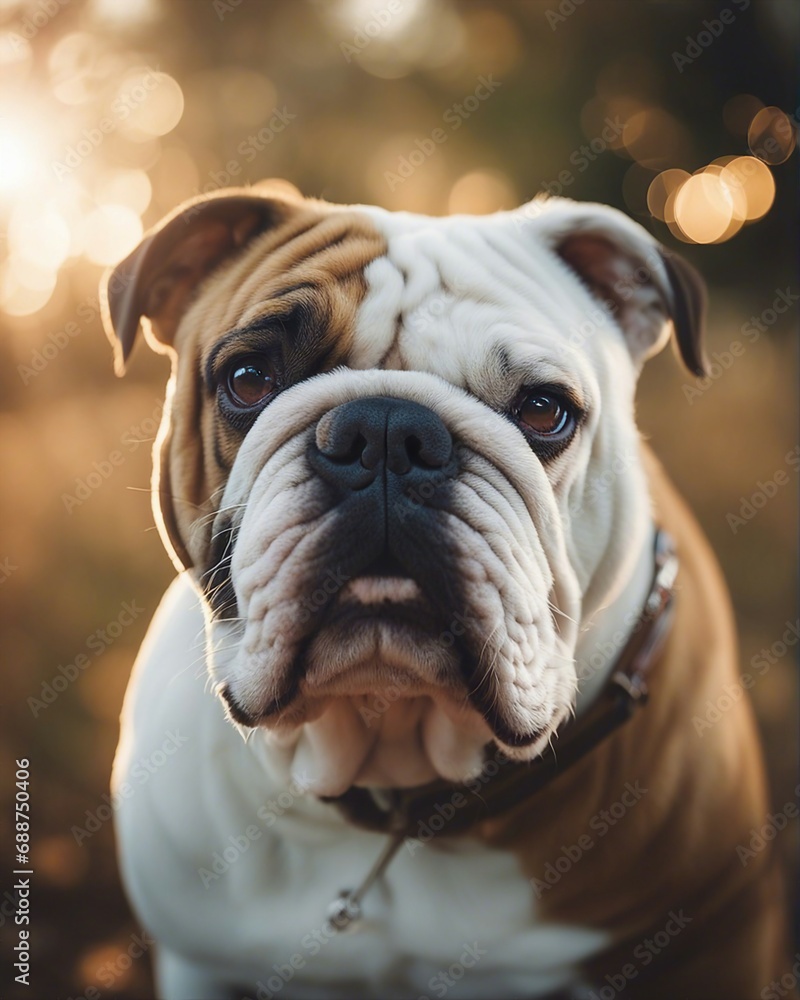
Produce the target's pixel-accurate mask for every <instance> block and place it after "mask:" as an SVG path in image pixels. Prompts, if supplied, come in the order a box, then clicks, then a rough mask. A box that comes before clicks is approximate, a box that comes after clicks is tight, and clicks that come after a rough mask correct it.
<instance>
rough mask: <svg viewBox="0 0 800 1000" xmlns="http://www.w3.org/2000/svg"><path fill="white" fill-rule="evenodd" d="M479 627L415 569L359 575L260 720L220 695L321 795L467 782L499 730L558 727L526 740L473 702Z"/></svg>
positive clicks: (506, 735)
mask: <svg viewBox="0 0 800 1000" xmlns="http://www.w3.org/2000/svg"><path fill="white" fill-rule="evenodd" d="M381 568H384V567H381ZM387 568H388V566H387ZM312 597H313V595H312ZM469 625H470V622H469V620H468V617H467V616H466V615H465V614H461V615H459V614H456V615H454V616H451V617H450V618H449V619H448V617H447V616H443V615H442V614H441V611H440V610H439V609H437V607H436V606H435V603H434V602H433V601H432V600H431V599H430V598H429V596H428V595H427V593H426V591H425V590H424V589H423V588H422V587H421V586H420V585H419V584H418V583H417V582H416V581H415V580H413V579H411V578H410V577H408V576H403V575H392V576H383V575H379V574H378V573H367V574H364V575H360V576H356V577H353V578H352V579H350V580H348V581H347V582H346V583H344V584H343V585H342V586H341V588H340V589H339V590H338V592H337V593H336V594H335V595H334V596H333V597H332V599H331V600H330V602H329V603H328V604H327V606H326V607H325V610H324V612H321V613H320V615H319V620H318V622H315V629H314V631H313V632H312V634H311V636H310V637H309V640H308V642H307V644H306V646H305V649H304V651H303V654H302V665H300V664H298V665H297V668H296V676H298V677H299V678H300V679H299V681H298V683H297V684H296V685H295V686H294V687H293V689H292V690H291V692H290V693H288V696H285V697H283V698H281V699H280V700H279V701H278V702H277V703H275V704H273V706H271V710H270V711H267V712H264V713H263V714H260V715H258V716H252V715H250V714H249V713H248V712H247V711H245V710H244V709H243V707H242V705H241V704H240V703H239V701H238V699H237V697H236V694H235V692H234V691H233V689H232V688H231V687H230V686H229V685H223V686H222V687H221V688H220V694H221V695H222V697H223V700H224V701H225V703H226V705H227V707H228V711H229V713H230V715H231V717H232V718H233V719H234V721H236V722H237V723H238V724H240V725H242V726H245V727H248V728H254V729H258V730H260V731H261V732H262V733H263V735H264V736H265V738H266V739H267V741H268V742H269V743H270V745H271V746H272V747H273V749H274V748H276V747H277V748H279V749H281V748H282V749H283V750H284V751H285V753H286V754H287V759H288V760H289V761H290V763H291V767H292V771H293V773H294V775H295V777H296V778H297V779H298V780H301V781H303V782H305V783H306V784H307V786H308V787H309V788H310V790H312V791H313V792H314V793H315V794H318V795H323V796H335V795H339V794H341V793H342V792H344V791H346V790H347V788H349V787H351V786H362V787H370V788H380V787H383V788H402V787H416V786H420V785H424V784H426V783H428V782H430V781H433V780H437V779H441V778H445V779H447V780H451V781H454V782H464V781H467V780H469V779H470V778H472V777H474V776H475V775H477V774H479V773H480V771H481V769H482V767H483V765H484V761H485V756H486V748H487V746H489V745H490V744H491V743H492V741H493V740H494V739H495V738H496V737H497V736H498V729H499V730H500V735H501V736H502V737H503V740H502V742H503V743H504V744H506V745H508V746H516V747H531V748H532V747H533V746H534V744H536V745H538V744H540V743H541V744H543V743H545V742H546V740H547V738H548V736H549V733H550V729H549V728H547V729H546V730H536V731H533V732H529V733H524V734H523V735H522V736H520V734H519V733H517V732H511V731H508V730H506V729H504V728H502V726H500V725H499V723H498V721H497V719H496V718H494V717H492V715H491V712H490V711H488V710H486V709H481V708H479V707H477V706H476V705H475V704H474V700H475V699H474V694H475V692H474V691H471V690H470V688H469V685H468V683H467V682H466V680H465V674H466V671H465V669H464V661H465V659H466V658H467V657H468V656H469V655H470V653H469V643H468V642H467V640H466V633H467V630H468V628H469ZM558 721H560V720H558Z"/></svg>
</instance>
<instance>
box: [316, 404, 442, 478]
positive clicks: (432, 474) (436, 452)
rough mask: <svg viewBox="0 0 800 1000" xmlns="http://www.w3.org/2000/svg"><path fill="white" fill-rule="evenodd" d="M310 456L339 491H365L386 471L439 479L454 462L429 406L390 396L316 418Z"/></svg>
mask: <svg viewBox="0 0 800 1000" xmlns="http://www.w3.org/2000/svg"><path fill="white" fill-rule="evenodd" d="M310 457H311V461H312V463H313V465H314V467H315V469H316V470H317V472H318V473H319V474H320V476H322V478H323V479H324V480H325V481H326V482H327V483H329V484H330V485H331V486H334V487H336V488H337V489H338V490H341V491H343V492H347V491H356V490H363V489H365V488H366V487H368V486H370V485H371V484H372V483H373V482H374V481H375V480H376V479H378V478H379V477H382V476H383V475H385V474H389V475H392V476H402V477H405V480H406V481H407V482H408V483H409V484H412V485H414V486H419V485H421V484H423V483H426V482H431V481H441V479H442V478H443V477H445V478H447V477H449V476H451V475H453V474H454V466H455V461H454V456H453V439H452V437H451V436H450V432H449V431H448V429H447V428H446V427H445V425H444V424H443V423H442V421H441V420H440V418H439V417H438V416H437V415H436V414H435V413H434V412H433V410H429V409H428V407H427V406H421V405H420V404H419V403H414V402H412V401H411V400H407V399H392V398H391V397H388V396H373V397H369V398H367V399H354V400H352V401H351V402H349V403H343V404H342V405H341V406H337V407H336V409H335V410H332V411H331V412H330V413H329V414H327V415H326V416H325V417H324V418H323V419H322V420H321V421H320V422H319V425H318V427H317V441H316V448H312V452H311V456H310Z"/></svg>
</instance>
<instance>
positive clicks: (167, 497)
mask: <svg viewBox="0 0 800 1000" xmlns="http://www.w3.org/2000/svg"><path fill="white" fill-rule="evenodd" d="M384 252H385V244H384V242H383V239H382V237H381V236H379V234H378V233H377V232H375V231H374V230H373V229H372V228H371V227H370V224H369V222H368V220H367V219H366V218H365V217H364V216H360V215H358V214H357V213H354V212H341V211H330V210H329V209H328V207H327V206H325V205H324V204H323V203H321V202H304V203H303V204H302V205H298V206H297V207H296V208H295V209H294V210H293V211H292V212H291V213H289V217H288V218H287V219H286V220H285V221H284V222H283V223H282V224H280V225H278V226H277V227H275V228H274V229H270V230H269V231H268V232H266V233H264V234H263V235H261V236H259V237H257V238H256V239H254V240H253V241H252V242H251V243H250V245H249V246H248V247H247V248H246V250H245V251H243V252H241V253H240V254H239V255H238V256H236V257H235V258H234V259H233V260H231V261H230V263H228V264H225V265H223V266H222V267H220V268H218V269H217V270H216V271H215V273H214V274H213V275H212V277H211V278H210V279H209V280H207V281H206V282H205V283H204V284H203V285H202V286H201V288H200V290H199V293H198V294H197V295H196V297H195V299H194V301H193V302H192V304H191V306H190V307H189V308H188V310H187V311H186V314H185V316H184V317H183V319H182V320H181V322H180V324H179V326H178V328H177V331H176V333H175V337H174V349H175V351H176V354H177V358H178V360H177V364H176V367H175V374H174V378H175V386H174V396H173V400H172V404H171V406H170V413H171V418H170V420H171V423H170V427H169V431H168V432H167V434H166V436H165V437H164V439H163V441H162V443H161V449H160V460H159V470H160V472H159V477H158V484H157V489H158V493H159V497H160V505H161V510H162V514H163V517H164V522H165V525H166V526H167V528H168V529H169V534H170V538H171V540H172V543H173V546H174V547H175V550H176V552H177V553H178V555H179V557H180V561H181V563H182V564H183V565H184V566H189V565H196V566H201V567H203V566H205V564H206V561H207V557H208V545H209V535H210V528H211V525H210V517H209V516H208V515H211V514H213V512H214V511H215V510H216V509H217V507H218V504H219V499H220V495H221V491H222V490H223V489H224V486H225V482H226V480H227V474H228V471H229V469H230V466H231V465H232V463H233V460H234V458H235V457H236V453H237V451H238V449H239V446H240V444H241V442H242V440H243V438H244V435H243V433H240V432H238V431H236V430H234V429H233V428H231V427H230V426H229V425H228V424H227V423H226V422H225V421H224V420H223V419H222V418H221V417H220V416H219V414H218V412H217V406H216V401H215V398H214V396H212V395H209V393H208V391H207V390H206V387H205V385H204V384H203V379H202V372H203V370H204V368H205V363H206V360H207V358H208V355H209V353H210V350H211V348H212V347H213V346H214V345H215V344H216V343H217V341H218V340H219V339H220V337H221V336H222V335H223V334H224V333H227V332H229V331H232V330H234V329H236V328H238V327H241V326H243V325H245V324H252V323H253V322H254V321H256V320H259V319H263V318H266V317H275V318H277V317H286V316H287V315H288V314H289V313H291V311H292V310H293V309H295V308H296V307H302V308H303V309H304V310H305V311H306V313H307V316H306V321H305V323H304V328H303V329H300V330H298V331H296V333H297V338H302V345H300V344H299V343H298V342H297V339H295V341H294V343H293V351H292V354H293V358H292V366H291V369H290V371H289V373H288V378H289V380H290V381H292V380H295V381H299V380H300V379H301V378H305V377H308V376H309V375H311V374H315V373H317V372H319V371H326V370H329V369H330V368H333V367H335V365H336V364H340V363H342V362H343V360H344V359H345V358H346V356H347V353H348V349H349V346H350V342H351V338H352V335H353V328H354V325H355V318H356V314H357V311H358V308H359V305H360V303H361V301H362V299H363V297H364V295H365V293H366V285H365V280H364V274H363V272H364V268H365V267H366V266H367V264H368V263H369V262H370V261H371V260H373V259H375V258H376V257H379V256H381V254H383V253H384ZM298 348H300V349H298ZM181 358H183V359H186V360H185V361H184V362H183V363H182V362H181ZM198 428H200V434H198V433H197V431H198Z"/></svg>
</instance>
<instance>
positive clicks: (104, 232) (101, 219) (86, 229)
mask: <svg viewBox="0 0 800 1000" xmlns="http://www.w3.org/2000/svg"><path fill="white" fill-rule="evenodd" d="M141 238H142V222H141V219H140V218H139V216H138V215H137V214H136V212H134V211H133V209H131V208H128V206H127V205H100V206H98V207H97V208H95V209H94V210H93V211H91V212H90V213H89V215H87V216H86V219H85V220H84V224H83V241H84V246H85V253H86V256H87V257H88V258H89V260H90V261H92V262H93V263H95V264H103V265H108V264H116V263H117V261H119V260H121V259H122V258H123V257H124V256H125V255H126V254H128V253H130V252H131V250H133V249H134V247H135V246H136V244H137V243H138V242H139V240H140V239H141Z"/></svg>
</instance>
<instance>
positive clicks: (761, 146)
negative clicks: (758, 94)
mask: <svg viewBox="0 0 800 1000" xmlns="http://www.w3.org/2000/svg"><path fill="white" fill-rule="evenodd" d="M796 141H797V127H796V125H795V124H794V123H793V122H792V120H791V118H789V116H788V115H787V114H786V112H785V111H781V109H780V108H775V107H769V108H762V109H761V110H760V111H758V112H756V115H755V117H754V118H753V120H752V121H751V122H750V126H749V128H748V130H747V143H748V145H749V147H750V151H751V152H752V153H753V154H754V155H755V156H757V157H758V158H759V159H761V160H763V161H764V162H765V163H769V164H772V165H773V166H774V165H777V164H778V163H783V162H784V161H786V160H788V159H789V157H790V156H791V155H792V150H793V149H794V147H795V143H796Z"/></svg>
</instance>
